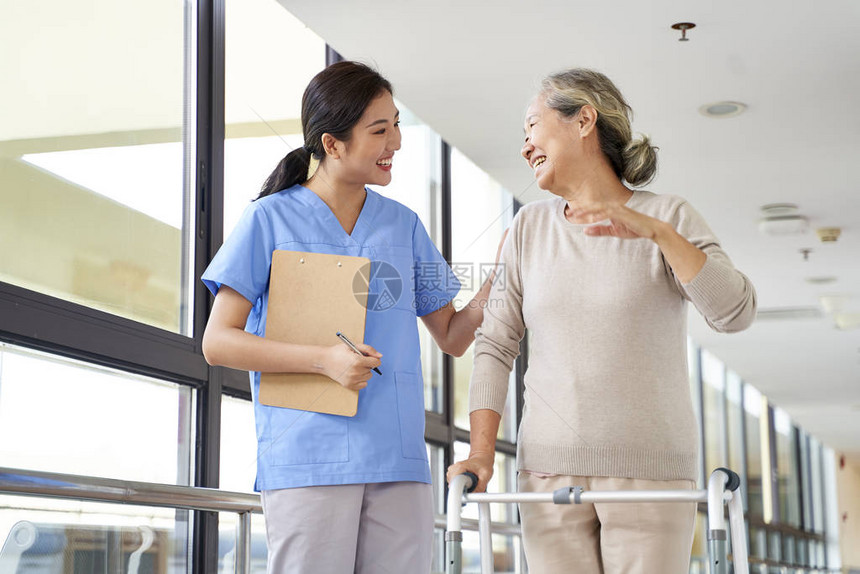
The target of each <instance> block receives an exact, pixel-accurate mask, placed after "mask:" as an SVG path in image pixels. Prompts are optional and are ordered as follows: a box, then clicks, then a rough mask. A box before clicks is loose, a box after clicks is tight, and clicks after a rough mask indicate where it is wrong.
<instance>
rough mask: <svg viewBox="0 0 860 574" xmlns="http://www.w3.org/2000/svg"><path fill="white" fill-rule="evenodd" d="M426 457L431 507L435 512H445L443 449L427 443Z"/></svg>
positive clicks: (445, 470)
mask: <svg viewBox="0 0 860 574" xmlns="http://www.w3.org/2000/svg"><path fill="white" fill-rule="evenodd" d="M427 459H428V460H429V461H430V477H431V480H432V481H433V509H434V512H435V513H436V514H445V512H446V508H445V483H446V478H445V473H446V472H447V470H448V468H447V467H446V466H445V449H444V448H443V447H441V446H435V445H432V444H428V445H427Z"/></svg>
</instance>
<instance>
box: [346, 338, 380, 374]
mask: <svg viewBox="0 0 860 574" xmlns="http://www.w3.org/2000/svg"><path fill="white" fill-rule="evenodd" d="M337 336H338V338H339V339H340V340H341V341H343V342H344V343H346V346H347V347H349V348H350V349H352V350H353V351H355V352H356V353H358V354H359V355H361V356H362V357H366V356H367V355H365V354H364V353H362V352H361V351H359V350H358V347H356V346H355V343H353V342H352V341H350V340H349V339H348V338H347V336H346V335H344V334H343V333H341V332H340V331H338V332H337ZM373 370H374V372H375V373H376V374H377V375H381V374H382V371H380V370H379V369H378V368H376V367H373Z"/></svg>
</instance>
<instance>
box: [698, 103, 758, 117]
mask: <svg viewBox="0 0 860 574" xmlns="http://www.w3.org/2000/svg"><path fill="white" fill-rule="evenodd" d="M746 109H747V105H746V104H742V103H740V102H714V103H712V104H705V105H704V106H702V107H700V108H699V113H700V114H702V115H703V116H708V117H709V118H733V117H735V116H738V115H740V114H742V113H743V111H744V110H746Z"/></svg>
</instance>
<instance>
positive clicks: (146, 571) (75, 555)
mask: <svg viewBox="0 0 860 574" xmlns="http://www.w3.org/2000/svg"><path fill="white" fill-rule="evenodd" d="M189 515H190V513H189V512H188V511H185V510H173V509H170V508H154V507H153V508H149V507H141V506H129V505H125V504H105V503H94V502H81V501H78V500H61V499H54V498H50V499H48V498H33V497H16V496H0V548H2V550H0V570H2V572H4V573H7V572H8V573H10V574H11V573H16V572H17V573H25V572H32V573H45V574H48V573H51V574H53V573H60V572H69V573H78V572H80V573H86V574H100V573H105V574H107V573H111V574H113V573H114V572H117V573H119V572H139V573H140V574H162V573H163V574H174V573H175V574H180V573H185V572H190V571H191V566H190V556H189V552H188V549H189V548H190V541H189V532H190V524H189Z"/></svg>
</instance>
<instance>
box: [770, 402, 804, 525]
mask: <svg viewBox="0 0 860 574" xmlns="http://www.w3.org/2000/svg"><path fill="white" fill-rule="evenodd" d="M773 423H774V428H775V429H776V457H777V480H778V482H777V484H778V497H779V516H780V520H781V521H782V523H783V524H787V525H789V526H793V527H795V528H800V482H799V480H798V475H797V473H798V464H797V435H796V434H795V432H794V427H793V426H792V424H791V419H790V418H789V417H788V413H786V412H785V411H783V410H782V409H780V408H775V409H774V416H773Z"/></svg>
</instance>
